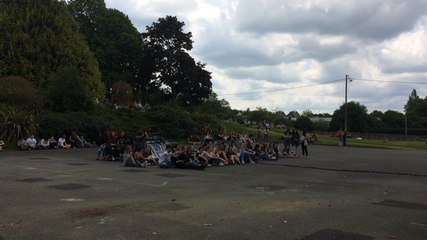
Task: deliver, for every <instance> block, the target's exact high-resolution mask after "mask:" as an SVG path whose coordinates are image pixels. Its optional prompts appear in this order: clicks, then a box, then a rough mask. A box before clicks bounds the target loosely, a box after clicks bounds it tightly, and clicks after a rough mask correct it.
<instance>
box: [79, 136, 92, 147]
mask: <svg viewBox="0 0 427 240" xmlns="http://www.w3.org/2000/svg"><path fill="white" fill-rule="evenodd" d="M80 139H81V140H82V143H83V147H86V148H91V147H92V146H93V144H92V143H90V142H88V141H86V139H85V138H84V137H83V136H80Z"/></svg>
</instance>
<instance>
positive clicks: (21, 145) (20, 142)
mask: <svg viewBox="0 0 427 240" xmlns="http://www.w3.org/2000/svg"><path fill="white" fill-rule="evenodd" d="M17 146H18V148H19V150H27V146H28V145H27V140H26V139H25V138H21V139H19V140H18V143H17Z"/></svg>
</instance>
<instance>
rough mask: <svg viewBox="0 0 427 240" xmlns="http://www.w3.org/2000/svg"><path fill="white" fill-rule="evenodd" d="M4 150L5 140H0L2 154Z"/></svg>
mask: <svg viewBox="0 0 427 240" xmlns="http://www.w3.org/2000/svg"><path fill="white" fill-rule="evenodd" d="M3 150H4V142H3V140H0V152H3Z"/></svg>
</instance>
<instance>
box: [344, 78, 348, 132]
mask: <svg viewBox="0 0 427 240" xmlns="http://www.w3.org/2000/svg"><path fill="white" fill-rule="evenodd" d="M347 82H348V75H347V74H346V75H345V117H344V131H345V132H347V111H348V110H347Z"/></svg>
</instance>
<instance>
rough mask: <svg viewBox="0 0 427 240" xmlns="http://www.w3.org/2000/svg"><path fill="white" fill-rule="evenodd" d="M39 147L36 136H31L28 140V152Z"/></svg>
mask: <svg viewBox="0 0 427 240" xmlns="http://www.w3.org/2000/svg"><path fill="white" fill-rule="evenodd" d="M36 146H37V140H36V139H35V138H34V135H31V136H30V137H29V138H27V149H28V150H34V149H36Z"/></svg>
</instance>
